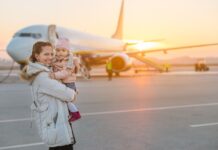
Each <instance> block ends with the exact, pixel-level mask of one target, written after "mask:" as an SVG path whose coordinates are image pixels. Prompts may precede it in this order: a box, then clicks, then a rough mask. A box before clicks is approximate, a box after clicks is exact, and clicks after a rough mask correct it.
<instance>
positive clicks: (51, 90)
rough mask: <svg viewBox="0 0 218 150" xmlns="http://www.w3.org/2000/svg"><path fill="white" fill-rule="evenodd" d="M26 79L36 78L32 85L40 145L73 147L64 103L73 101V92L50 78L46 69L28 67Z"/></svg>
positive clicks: (40, 66)
mask: <svg viewBox="0 0 218 150" xmlns="http://www.w3.org/2000/svg"><path fill="white" fill-rule="evenodd" d="M26 73H27V75H29V76H32V75H34V74H38V75H37V76H36V77H35V79H34V80H33V82H32V84H31V91H32V96H33V100H34V102H33V104H32V105H31V109H32V110H33V112H34V117H35V121H36V126H37V128H38V131H39V135H40V137H41V139H42V141H43V142H44V143H45V144H47V145H48V146H49V147H56V146H63V145H68V144H72V143H73V142H74V141H73V135H72V129H71V126H70V123H69V121H68V115H69V112H68V107H67V103H66V102H69V101H72V100H73V99H74V98H75V92H74V90H72V89H70V88H67V87H66V86H65V85H64V84H62V83H60V82H59V81H57V80H53V79H51V78H49V69H48V68H47V67H46V66H43V65H41V64H39V63H31V62H30V63H29V64H28V66H27V71H26Z"/></svg>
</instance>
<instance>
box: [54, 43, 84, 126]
mask: <svg viewBox="0 0 218 150" xmlns="http://www.w3.org/2000/svg"><path fill="white" fill-rule="evenodd" d="M79 67H80V66H79V58H77V57H74V56H73V55H72V54H71V53H70V44H69V42H68V40H66V39H62V40H59V41H58V43H57V45H56V54H55V59H54V62H53V64H52V72H51V73H50V77H51V78H52V79H56V80H60V81H61V82H62V83H64V84H65V85H66V86H67V87H69V88H71V89H73V90H75V92H77V93H78V91H77V88H76V84H75V82H76V73H77V72H78V70H79ZM67 105H68V109H69V112H70V118H69V121H70V122H73V121H75V120H78V119H80V118H81V115H80V112H79V111H78V109H77V107H76V106H75V104H73V103H72V102H68V103H67Z"/></svg>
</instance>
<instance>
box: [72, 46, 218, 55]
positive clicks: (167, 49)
mask: <svg viewBox="0 0 218 150" xmlns="http://www.w3.org/2000/svg"><path fill="white" fill-rule="evenodd" d="M217 45H218V43H209V44H199V45H186V46H179V47H170V48H158V49H147V50H140V51H139V50H131V51H126V50H100V49H99V50H94V49H92V50H88V49H78V50H73V51H72V53H74V54H79V55H83V54H110V53H126V54H127V55H129V56H134V55H136V54H146V53H156V52H164V53H167V52H168V51H175V50H183V49H190V48H197V47H207V46H217Z"/></svg>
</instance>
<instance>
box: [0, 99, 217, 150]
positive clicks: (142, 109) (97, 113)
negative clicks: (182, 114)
mask: <svg viewBox="0 0 218 150" xmlns="http://www.w3.org/2000/svg"><path fill="white" fill-rule="evenodd" d="M216 105H218V103H206V104H192V105H180V106H167V107H153V108H139V109H128V110H117V111H105V112H93V113H83V114H82V116H92V115H104V114H117V113H129V112H143V111H155V110H170V109H180V108H193V107H205V106H216ZM30 119H31V118H23V119H14V120H2V121H0V123H8V122H16V121H27V120H30ZM214 124H215V123H214ZM216 124H217V125H218V123H216ZM192 126H193V127H195V126H196V127H197V125H191V127H192ZM38 145H43V143H30V144H23V145H13V146H7V147H0V150H5V149H16V148H22V147H31V146H38Z"/></svg>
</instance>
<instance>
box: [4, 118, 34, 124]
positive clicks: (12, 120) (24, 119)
mask: <svg viewBox="0 0 218 150" xmlns="http://www.w3.org/2000/svg"><path fill="white" fill-rule="evenodd" d="M29 120H30V118H22V119H11V120H0V123H8V122H19V121H29Z"/></svg>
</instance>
